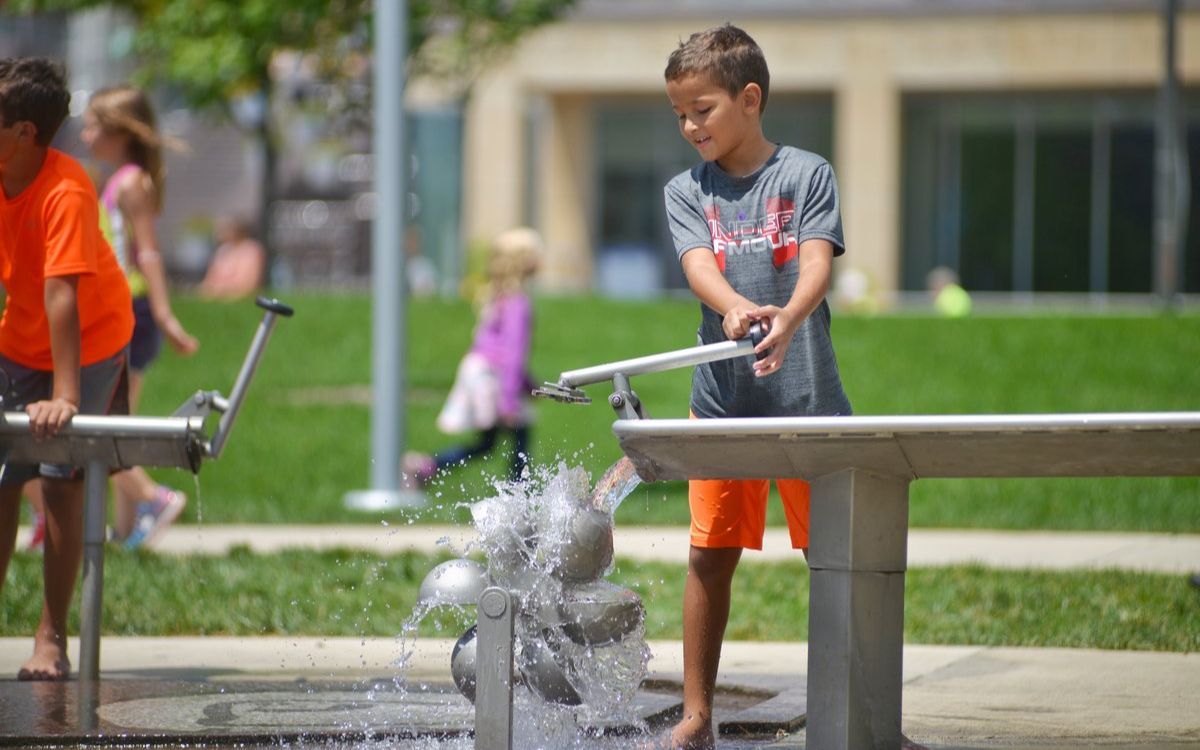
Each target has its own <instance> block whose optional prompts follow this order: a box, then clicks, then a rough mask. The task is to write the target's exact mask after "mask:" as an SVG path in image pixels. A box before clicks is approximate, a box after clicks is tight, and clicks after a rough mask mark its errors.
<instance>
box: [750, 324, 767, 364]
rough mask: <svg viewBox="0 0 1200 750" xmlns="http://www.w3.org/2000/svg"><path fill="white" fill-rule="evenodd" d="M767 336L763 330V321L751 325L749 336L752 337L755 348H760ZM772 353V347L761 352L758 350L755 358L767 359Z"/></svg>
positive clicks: (751, 340)
mask: <svg viewBox="0 0 1200 750" xmlns="http://www.w3.org/2000/svg"><path fill="white" fill-rule="evenodd" d="M766 337H767V334H766V333H764V332H763V328H762V323H755V324H754V325H752V326H750V333H749V338H750V342H751V343H752V344H754V348H755V349H757V348H758V345H759V344H761V343H762V342H763V339H765V338H766ZM770 353H771V350H770V349H763V350H762V351H761V352H756V353H755V355H754V358H755V359H766V358H767V355H768V354H770Z"/></svg>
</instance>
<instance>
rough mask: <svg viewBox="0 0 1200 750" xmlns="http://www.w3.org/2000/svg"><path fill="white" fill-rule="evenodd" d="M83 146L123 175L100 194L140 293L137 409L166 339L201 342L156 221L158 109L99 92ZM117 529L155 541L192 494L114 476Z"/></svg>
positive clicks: (133, 384) (134, 384) (160, 182)
mask: <svg viewBox="0 0 1200 750" xmlns="http://www.w3.org/2000/svg"><path fill="white" fill-rule="evenodd" d="M83 123H84V127H83V133H82V137H83V141H84V143H86V144H87V147H88V150H89V151H91V154H92V156H93V157H95V158H96V159H98V160H100V161H102V162H106V163H108V164H112V165H115V166H116V167H117V169H116V171H115V172H114V173H113V175H112V177H110V178H109V180H108V182H107V183H106V184H105V186H104V190H103V192H102V193H101V195H100V204H101V212H100V213H101V226H102V228H103V229H104V230H105V234H106V235H107V236H108V240H109V244H111V245H112V248H113V251H114V252H115V253H116V255H117V260H118V262H119V263H121V265H122V267H123V268H124V269H125V275H126V278H128V280H129V289H130V291H131V292H132V294H133V312H134V319H135V323H134V330H133V340H132V341H131V342H130V345H129V350H130V351H129V367H130V372H129V406H130V412H131V413H132V412H134V411H135V410H136V409H137V403H138V397H139V396H140V395H141V390H142V384H143V382H144V376H145V371H146V368H147V367H149V366H150V363H151V362H153V361H154V359H155V357H157V356H158V351H159V347H160V345H161V341H162V339H163V338H164V337H165V338H166V340H167V343H169V344H170V345H171V347H172V348H173V349H175V351H176V352H178V353H179V354H182V355H184V356H190V355H192V354H193V353H195V351H196V349H197V348H198V347H199V346H200V343H199V342H198V341H197V340H196V339H195V337H193V336H192V335H191V334H189V333H188V332H187V330H185V329H184V327H183V325H182V324H181V323H180V322H179V320H178V319H177V318H176V317H175V314H174V313H173V312H172V311H171V298H170V295H169V293H168V289H167V276H166V271H165V269H164V267H163V261H162V255H161V254H160V253H159V244H158V235H157V232H156V231H155V227H154V224H155V221H156V220H157V219H158V215H159V213H161V211H162V200H163V188H164V179H165V176H166V169H165V166H164V164H163V147H164V145H166V143H167V139H165V138H164V137H163V135H162V134H160V133H159V132H158V128H157V126H156V124H155V117H154V110H153V109H152V108H151V106H150V102H149V100H148V99H147V98H146V96H145V94H143V93H142V92H141V91H140V90H138V89H136V88H133V87H131V86H115V87H113V88H108V89H102V90H100V91H97V92H96V93H95V94H94V95H93V96H92V98H91V100H89V102H88V106H87V109H86V110H85V111H84V113H83ZM113 486H114V487H115V489H116V493H115V496H116V506H115V509H114V510H115V514H114V519H115V523H114V530H115V533H116V535H117V536H118V537H120V538H122V539H124V540H125V543H126V546H129V547H137V546H139V545H141V544H145V543H148V542H150V541H152V540H153V538H154V537H155V536H156V535H157V534H158V533H159V532H161V531H162V530H163V529H164V528H166V526H168V525H170V523H171V522H172V521H174V520H175V518H176V517H178V516H179V513H180V511H182V510H183V506H184V505H185V504H186V503H187V497H186V496H185V495H184V494H183V493H182V492H180V491H178V490H175V489H172V488H170V487H167V486H165V485H160V484H158V483H157V482H155V481H154V480H153V479H151V478H150V476H149V475H148V474H147V473H146V471H145V470H144V469H142V468H141V467H134V468H132V469H129V470H127V471H123V472H120V473H119V474H116V475H115V476H114V477H113Z"/></svg>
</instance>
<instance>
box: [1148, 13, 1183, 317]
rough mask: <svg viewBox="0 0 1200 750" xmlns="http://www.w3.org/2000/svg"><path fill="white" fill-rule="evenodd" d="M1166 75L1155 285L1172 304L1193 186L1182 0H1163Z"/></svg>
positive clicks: (1157, 167)
mask: <svg viewBox="0 0 1200 750" xmlns="http://www.w3.org/2000/svg"><path fill="white" fill-rule="evenodd" d="M1162 13H1163V53H1164V54H1163V63H1164V64H1163V78H1162V87H1161V91H1160V92H1159V102H1158V119H1157V128H1156V130H1157V133H1156V143H1155V151H1156V153H1155V190H1154V193H1155V195H1154V252H1155V258H1154V271H1155V272H1154V291H1155V293H1156V294H1157V295H1158V296H1159V297H1160V298H1161V299H1162V301H1163V303H1164V304H1165V305H1167V306H1171V305H1173V304H1174V303H1175V302H1176V301H1177V300H1176V298H1177V296H1178V294H1179V292H1180V288H1179V277H1180V261H1181V258H1182V255H1183V239H1184V232H1185V229H1186V226H1187V214H1186V212H1187V207H1188V200H1189V196H1188V193H1189V192H1190V185H1189V184H1188V182H1189V181H1188V169H1187V162H1186V158H1187V157H1186V149H1185V148H1184V144H1183V137H1182V129H1181V128H1180V123H1179V74H1178V71H1177V69H1176V58H1177V56H1178V54H1177V42H1176V27H1177V18H1178V15H1179V0H1162Z"/></svg>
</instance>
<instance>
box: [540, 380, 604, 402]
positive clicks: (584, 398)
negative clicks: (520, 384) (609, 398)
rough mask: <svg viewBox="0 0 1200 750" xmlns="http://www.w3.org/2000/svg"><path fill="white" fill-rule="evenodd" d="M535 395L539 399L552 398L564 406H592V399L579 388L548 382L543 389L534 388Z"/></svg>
mask: <svg viewBox="0 0 1200 750" xmlns="http://www.w3.org/2000/svg"><path fill="white" fill-rule="evenodd" d="M532 393H533V395H534V396H536V397H538V398H552V399H554V400H555V401H559V402H561V403H564V404H590V403H592V399H591V398H589V397H588V395H587V394H586V393H584V392H583V391H581V390H579V389H578V388H572V387H571V386H567V385H560V384H558V383H551V382H549V381H546V382H545V383H543V384H542V387H541V388H534V389H533V391H532Z"/></svg>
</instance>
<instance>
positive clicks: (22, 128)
mask: <svg viewBox="0 0 1200 750" xmlns="http://www.w3.org/2000/svg"><path fill="white" fill-rule="evenodd" d="M37 135H38V129H37V125H34V124H33V123H32V122H31V121H29V120H22V121H21V122H19V123H17V137H18V138H27V139H29V140H30V141H32V142H33V143H37Z"/></svg>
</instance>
